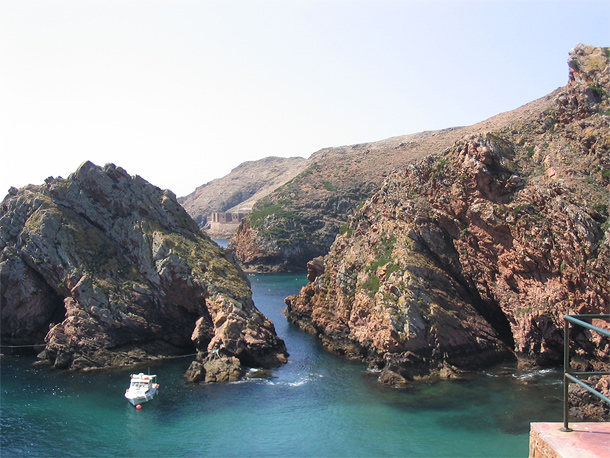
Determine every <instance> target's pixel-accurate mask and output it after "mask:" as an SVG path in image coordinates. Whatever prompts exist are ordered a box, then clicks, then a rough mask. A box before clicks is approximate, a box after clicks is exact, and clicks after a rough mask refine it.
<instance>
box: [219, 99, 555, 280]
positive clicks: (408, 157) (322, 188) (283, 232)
mask: <svg viewBox="0 0 610 458" xmlns="http://www.w3.org/2000/svg"><path fill="white" fill-rule="evenodd" d="M555 96H556V93H553V94H550V95H548V96H545V97H543V98H540V99H538V100H535V101H533V102H531V103H529V104H527V105H524V106H522V107H520V108H517V109H516V110H512V111H509V112H506V113H502V114H499V115H497V116H494V117H492V118H490V119H488V120H486V121H483V122H480V123H478V124H475V125H473V126H469V127H454V128H448V129H443V130H438V131H429V132H421V133H417V134H412V135H405V136H400V137H393V138H389V139H387V140H382V141H377V142H372V143H363V144H359V145H352V146H342V147H337V148H326V149H323V150H321V151H318V152H316V153H314V154H313V155H312V156H311V157H310V158H309V159H308V160H307V162H306V167H305V168H304V169H303V171H302V172H301V173H300V174H299V175H297V176H295V177H294V178H293V179H292V180H290V181H289V182H286V183H285V184H283V185H282V186H281V187H279V188H278V189H276V190H275V191H274V192H273V193H271V194H269V195H268V196H267V197H265V198H262V199H260V200H259V201H258V202H257V203H256V204H255V205H254V209H253V210H254V211H253V212H252V214H251V215H250V217H249V218H248V219H247V220H245V221H244V222H243V223H242V225H241V226H240V228H239V229H238V230H237V232H236V234H235V235H234V236H233V238H232V239H231V244H230V248H232V249H233V250H234V251H235V253H236V256H237V258H238V259H239V261H240V262H241V264H242V266H243V267H244V268H245V269H246V270H252V271H282V270H304V269H305V266H306V264H307V261H309V260H310V259H312V258H314V257H316V256H321V255H324V254H325V253H326V252H327V251H328V249H329V248H330V245H331V244H332V242H333V241H334V239H335V237H336V235H337V233H338V232H339V227H340V226H341V225H343V224H345V223H346V222H347V217H348V215H349V214H350V213H351V212H352V211H353V210H355V209H356V207H357V206H358V205H359V204H360V203H362V202H363V201H364V200H365V199H367V198H368V197H370V196H371V195H372V194H373V193H374V192H375V191H377V190H378V189H379V187H380V186H381V184H382V182H383V180H384V179H385V178H386V177H387V176H389V175H390V174H391V173H393V172H396V171H397V170H401V169H404V168H405V167H406V166H407V165H408V164H410V163H412V162H413V161H415V160H417V159H420V158H422V157H425V156H428V155H430V154H432V153H438V152H440V151H443V150H445V149H446V148H449V147H450V146H451V145H452V144H453V143H455V142H456V141H457V140H459V139H460V138H462V137H464V136H466V135H472V134H476V133H478V132H482V131H494V130H499V129H503V128H506V127H507V126H510V125H512V124H515V123H523V122H527V121H528V120H531V119H535V118H536V117H537V116H539V115H540V114H541V113H542V112H544V110H546V109H547V108H549V107H550V106H551V105H552V103H553V100H554V98H555Z"/></svg>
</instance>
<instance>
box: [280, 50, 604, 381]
mask: <svg viewBox="0 0 610 458" xmlns="http://www.w3.org/2000/svg"><path fill="white" fill-rule="evenodd" d="M571 62H572V64H571V65H572V66H573V68H578V69H580V70H578V71H577V72H573V77H571V79H570V82H569V84H568V86H567V87H566V88H564V89H563V90H561V91H559V92H558V93H557V94H556V99H555V101H556V103H555V105H554V106H553V107H552V108H550V109H548V110H546V111H545V112H543V113H540V115H539V116H537V117H536V118H534V119H532V120H528V121H527V122H523V123H521V124H519V123H516V124H514V125H512V126H510V127H509V128H506V129H504V130H501V131H497V132H492V133H484V134H483V133H482V134H480V135H474V136H468V137H464V138H463V139H461V140H460V141H458V142H456V143H455V144H454V145H453V146H452V147H451V148H449V149H447V150H446V151H444V152H443V153H442V154H439V155H434V156H429V157H427V158H425V159H422V160H421V161H418V162H416V163H414V164H412V165H411V166H409V167H407V168H406V169H405V170H404V171H403V172H399V173H397V174H394V175H392V176H390V177H389V178H388V179H387V180H386V181H385V183H384V184H383V186H382V187H381V189H380V190H379V191H378V192H377V193H376V194H375V195H374V196H373V197H371V198H370V199H369V200H367V201H366V202H365V203H364V205H363V206H362V207H361V209H360V210H359V211H358V212H356V213H355V214H354V215H352V216H351V217H350V219H349V223H348V228H347V230H346V231H345V232H344V234H343V235H339V236H338V237H337V239H336V240H335V242H334V244H333V246H332V248H331V251H330V253H329V254H328V255H327V256H326V257H325V258H324V263H323V264H324V265H323V267H322V268H316V273H315V274H314V273H313V268H312V269H310V270H311V272H310V274H311V275H310V281H311V283H310V284H309V285H307V286H306V287H304V288H303V289H302V290H301V292H300V294H299V295H298V296H292V297H289V298H287V300H286V301H287V304H288V308H287V311H286V314H287V316H288V318H289V320H290V321H292V322H294V323H296V324H298V325H299V326H301V327H302V328H303V329H305V330H307V331H308V332H311V333H313V334H316V335H319V336H320V338H321V339H322V341H323V343H324V344H325V345H326V346H327V347H328V348H329V349H331V350H332V351H334V352H336V353H338V354H342V355H345V356H348V357H355V358H359V359H362V360H364V361H367V362H368V363H369V364H370V365H371V366H374V367H377V368H380V369H381V370H382V373H381V379H382V380H384V381H387V382H388V383H400V382H401V381H405V380H408V379H412V378H414V377H418V376H422V375H430V374H441V375H444V376H451V375H452V374H455V373H456V372H459V371H460V370H465V369H472V368H479V367H483V366H485V365H488V364H491V363H494V362H497V361H500V360H502V359H504V358H507V357H510V358H515V357H516V358H517V359H518V360H519V361H520V362H522V363H523V364H538V365H547V364H559V363H560V362H561V361H562V354H563V333H562V330H563V315H564V314H574V313H609V312H610V289H609V288H610V263H609V262H608V259H610V231H609V228H610V223H609V222H608V204H609V203H610V186H609V182H608V179H607V178H608V176H610V140H608V139H610V126H609V124H608V121H607V115H606V114H605V113H606V111H607V110H608V108H609V100H608V98H607V97H600V98H597V99H596V98H595V97H592V96H591V94H590V92H591V87H595V88H598V89H597V90H595V91H594V94H593V95H595V94H603V93H604V92H603V91H605V92H606V93H610V87H609V78H608V68H609V59H608V56H607V52H605V51H603V50H601V49H600V48H592V47H581V46H579V47H578V48H577V49H576V50H574V51H573V52H572V55H571ZM592 68H595V69H597V70H596V71H593V70H591V71H589V70H587V72H586V77H585V76H583V75H581V73H582V72H584V71H585V70H584V69H592ZM579 72H581V73H579ZM566 97H567V98H569V99H570V97H571V98H573V100H572V99H570V100H572V101H571V102H570V103H568V104H566V103H564V102H565V100H566ZM577 114H578V116H577ZM592 139H595V140H592ZM549 168H552V169H553V173H552V174H549V173H547V172H548V170H549ZM318 272H321V273H318ZM585 334H586V333H584V332H583V331H581V330H576V331H575V332H574V336H573V337H574V339H575V340H576V342H577V344H576V346H575V350H577V355H578V356H579V357H583V358H585V357H586V358H590V359H591V360H592V362H591V364H593V365H594V366H595V367H602V366H603V365H604V362H603V361H604V358H607V357H608V355H609V353H610V345H608V342H607V341H606V340H604V339H602V340H600V341H599V342H595V341H594V340H595V339H593V340H591V338H589V337H588V335H585Z"/></svg>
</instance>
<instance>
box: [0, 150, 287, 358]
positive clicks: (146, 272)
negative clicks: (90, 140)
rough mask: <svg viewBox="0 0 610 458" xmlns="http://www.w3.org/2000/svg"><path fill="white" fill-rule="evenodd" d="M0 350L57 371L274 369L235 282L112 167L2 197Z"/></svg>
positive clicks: (165, 200)
mask: <svg viewBox="0 0 610 458" xmlns="http://www.w3.org/2000/svg"><path fill="white" fill-rule="evenodd" d="M0 299H1V313H2V343H3V344H4V345H36V344H41V345H40V347H39V350H41V352H40V355H39V357H40V358H41V359H43V360H46V361H49V362H50V363H52V364H53V365H54V366H55V367H57V368H62V369H82V368H100V367H108V366H118V365H124V364H130V363H136V362H142V361H146V360H149V359H153V358H157V357H163V356H170V355H179V354H187V353H193V352H195V351H197V352H198V353H199V354H200V357H201V358H204V357H205V355H206V354H208V352H212V351H217V350H219V349H222V350H223V352H224V354H225V355H227V356H228V357H235V358H237V359H238V360H239V362H240V363H241V364H243V365H245V366H253V367H257V366H262V367H274V366H278V365H280V364H281V363H282V362H285V354H286V351H285V346H284V342H283V341H282V340H281V339H279V338H278V337H277V336H276V334H275V329H274V326H273V324H272V323H271V322H270V321H269V320H268V319H267V318H266V317H264V316H263V315H262V314H261V313H260V312H259V311H258V310H257V309H256V308H255V306H254V304H253V302H252V298H251V291H250V287H249V282H248V279H247V277H245V275H244V274H243V272H242V271H241V270H240V269H239V268H238V267H236V265H235V264H234V262H233V260H232V258H230V257H229V256H227V255H226V254H225V252H224V251H223V250H222V249H221V248H220V247H218V246H217V245H216V244H215V243H214V242H212V241H211V240H210V239H209V237H207V236H206V235H205V234H203V233H202V232H201V231H200V229H199V228H198V226H197V224H196V223H195V222H194V221H193V220H192V219H191V218H190V217H189V215H188V214H187V213H186V212H185V211H184V209H183V208H182V207H181V206H180V205H179V204H178V202H177V200H176V197H175V196H174V195H173V193H171V192H170V191H167V190H166V191H162V190H161V189H159V188H157V187H155V186H153V185H151V184H149V183H148V182H146V181H145V180H144V179H142V178H140V177H139V176H133V177H132V176H130V175H128V174H127V173H126V172H125V170H123V169H121V168H120V167H116V166H114V165H112V164H109V165H106V166H105V167H103V168H100V167H98V166H96V165H94V164H92V163H91V162H85V163H83V164H82V165H81V166H80V167H79V168H78V170H77V171H76V172H75V173H74V174H72V175H71V176H70V177H69V178H68V179H62V178H57V179H54V178H49V179H47V180H46V182H45V184H43V185H41V186H32V185H30V186H26V187H24V188H21V189H19V190H17V189H15V188H12V189H11V190H10V192H9V195H8V196H7V197H6V198H5V199H4V200H3V202H2V204H1V205H0Z"/></svg>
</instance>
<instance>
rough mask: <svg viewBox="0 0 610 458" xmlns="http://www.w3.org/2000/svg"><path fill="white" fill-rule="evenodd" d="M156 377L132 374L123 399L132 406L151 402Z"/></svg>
mask: <svg viewBox="0 0 610 458" xmlns="http://www.w3.org/2000/svg"><path fill="white" fill-rule="evenodd" d="M156 377H157V376H156V375H145V374H132V375H131V384H130V386H129V388H128V389H127V390H126V391H125V398H126V399H127V400H128V401H129V402H130V403H131V404H132V405H134V406H138V405H140V404H142V403H144V402H148V401H151V400H152V399H153V397H154V396H155V393H156V392H157V388H158V387H159V385H157V380H156Z"/></svg>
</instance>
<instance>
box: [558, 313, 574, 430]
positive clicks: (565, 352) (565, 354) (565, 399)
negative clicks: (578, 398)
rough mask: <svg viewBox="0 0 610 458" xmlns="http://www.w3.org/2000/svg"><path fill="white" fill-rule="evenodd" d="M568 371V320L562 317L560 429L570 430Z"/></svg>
mask: <svg viewBox="0 0 610 458" xmlns="http://www.w3.org/2000/svg"><path fill="white" fill-rule="evenodd" d="M569 372H570V323H569V322H568V320H566V319H565V317H564V319H563V428H561V431H564V432H571V431H572V429H570V428H569V427H568V414H569V411H570V401H569V397H568V396H569V395H568V386H569V384H570V382H569V381H568V376H567V374H568V373H569Z"/></svg>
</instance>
